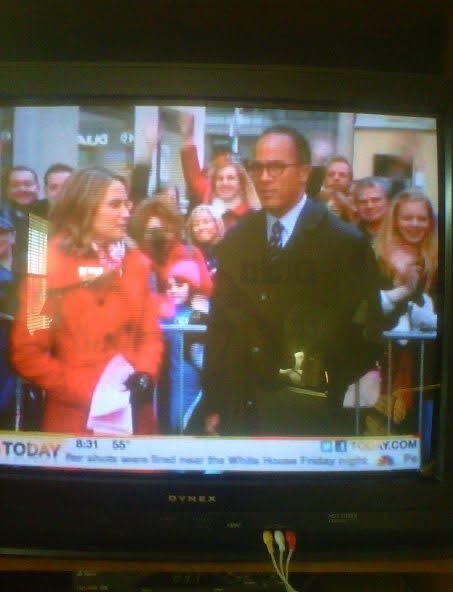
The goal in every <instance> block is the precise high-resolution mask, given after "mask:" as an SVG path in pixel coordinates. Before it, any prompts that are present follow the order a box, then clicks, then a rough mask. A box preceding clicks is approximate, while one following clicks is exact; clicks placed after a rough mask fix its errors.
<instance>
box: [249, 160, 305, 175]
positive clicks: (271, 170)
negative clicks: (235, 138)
mask: <svg viewBox="0 0 453 592" xmlns="http://www.w3.org/2000/svg"><path fill="white" fill-rule="evenodd" d="M301 164H302V163H300V162H283V161H282V160H268V161H267V162H259V161H258V160H249V161H248V163H247V170H248V172H249V173H250V175H251V176H252V177H255V178H259V177H261V175H262V174H263V171H264V170H265V171H266V172H267V174H268V175H269V177H279V176H280V175H281V174H283V172H284V171H285V170H286V169H287V168H288V167H292V166H301Z"/></svg>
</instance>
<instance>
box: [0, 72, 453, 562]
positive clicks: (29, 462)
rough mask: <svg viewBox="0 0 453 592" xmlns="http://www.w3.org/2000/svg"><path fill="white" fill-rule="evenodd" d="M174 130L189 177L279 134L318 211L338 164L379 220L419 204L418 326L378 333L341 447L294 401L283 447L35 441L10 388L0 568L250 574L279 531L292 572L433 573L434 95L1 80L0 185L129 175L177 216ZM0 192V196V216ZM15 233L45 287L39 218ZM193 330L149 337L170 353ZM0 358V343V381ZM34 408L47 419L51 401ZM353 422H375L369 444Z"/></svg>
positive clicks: (239, 83) (448, 142)
mask: <svg viewBox="0 0 453 592" xmlns="http://www.w3.org/2000/svg"><path fill="white" fill-rule="evenodd" d="M449 89H450V90H449ZM181 113H185V114H186V117H187V114H189V115H190V119H191V121H192V124H193V144H194V146H195V148H196V150H197V156H198V159H199V161H200V166H201V167H204V166H207V165H208V164H209V162H210V161H211V160H212V159H214V158H215V157H216V153H218V152H219V151H225V150H227V151H228V152H229V153H230V155H231V154H232V155H233V158H234V159H236V160H238V161H240V162H241V163H247V162H248V163H249V165H250V161H253V158H254V152H253V145H254V143H255V141H256V138H257V137H258V136H259V135H260V133H261V132H262V131H263V130H264V129H265V128H267V127H270V126H272V125H282V124H284V125H286V126H289V127H294V128H296V129H297V130H299V131H300V132H302V133H303V135H304V136H305V137H306V138H307V140H308V142H309V144H310V148H311V154H312V156H311V159H312V161H311V164H312V176H311V177H310V181H309V191H310V193H311V194H312V195H313V196H314V197H316V196H317V195H318V194H319V195H321V194H322V192H323V183H324V174H325V165H326V162H327V161H328V159H329V158H331V157H333V156H335V155H338V154H339V155H341V156H343V157H345V158H346V159H347V160H348V161H349V162H350V163H351V165H352V169H353V177H354V178H353V182H354V183H356V182H357V181H359V180H360V179H362V178H365V177H367V178H368V177H373V178H375V179H378V181H379V183H381V186H382V187H384V189H385V192H386V194H387V195H390V196H391V197H389V199H390V200H392V199H396V197H395V195H394V194H395V193H396V192H397V190H398V189H399V190H401V189H404V188H406V187H412V186H415V187H416V188H417V189H418V190H420V191H422V192H423V193H425V194H427V195H428V196H429V198H430V200H431V203H432V204H433V208H434V211H435V221H436V223H437V227H438V230H437V233H438V243H439V255H438V270H439V271H438V286H439V288H438V290H437V292H438V294H437V300H436V305H435V306H436V308H435V310H434V309H433V310H432V312H433V314H434V318H435V319H436V320H435V324H434V325H433V324H431V326H430V327H426V326H425V327H421V328H418V329H417V328H413V327H410V326H408V325H405V326H404V327H403V326H402V325H399V326H398V327H397V328H396V332H395V326H393V327H387V328H384V329H383V333H382V334H381V335H380V343H381V345H382V352H383V354H382V356H383V358H382V360H381V362H382V368H381V376H380V380H381V386H380V392H378V393H377V394H376V392H375V395H376V396H375V397H374V399H373V400H372V401H371V402H370V401H368V402H367V401H365V400H362V398H361V392H360V386H357V384H358V383H355V384H354V385H352V386H351V389H348V390H349V402H347V400H346V398H347V397H346V396H345V400H344V402H343V406H344V410H345V413H349V417H350V418H351V422H352V423H351V425H352V426H353V427H352V431H348V432H344V433H342V432H341V431H340V432H338V430H337V431H336V432H335V433H334V432H330V431H329V429H327V430H326V429H325V428H324V427H323V426H324V424H323V420H322V417H323V416H322V413H323V412H324V411H323V409H324V406H325V397H326V393H325V392H316V393H313V392H312V393H310V392H308V393H304V397H302V400H303V401H305V403H304V404H305V405H306V406H307V407H306V411H305V412H303V413H302V412H301V413H302V414H301V427H300V429H299V430H296V432H294V430H293V431H292V432H291V433H290V434H286V433H285V429H284V428H283V429H282V432H281V433H280V434H271V435H270V434H269V433H267V432H266V430H264V431H263V432H262V433H259V432H258V433H255V434H254V435H253V436H250V435H249V434H247V433H244V434H241V433H239V434H235V436H234V437H232V436H228V437H227V436H223V435H222V434H221V433H220V434H219V435H217V436H212V435H211V436H208V435H200V434H198V435H191V434H190V435H189V434H187V433H185V432H184V424H183V423H181V424H180V425H179V429H177V430H176V431H175V430H173V431H171V430H169V429H168V427H163V428H162V429H161V430H160V434H159V435H153V436H149V437H142V436H140V437H139V436H134V435H133V434H128V433H125V432H117V433H110V434H107V435H106V434H105V433H102V430H101V432H100V433H97V432H92V433H84V434H77V433H74V434H68V433H59V432H58V430H56V431H54V432H51V433H49V432H47V433H46V432H44V431H42V428H41V426H40V424H39V421H38V422H36V421H33V418H32V421H31V423H29V424H27V421H25V420H24V417H23V416H24V415H26V409H25V403H24V401H25V400H27V401H28V402H29V403H30V397H31V400H32V402H31V403H30V404H32V403H33V396H35V394H36V393H35V394H34V391H33V385H30V383H29V382H27V381H26V380H23V379H22V377H21V376H16V377H15V383H14V384H15V390H14V396H13V404H14V413H13V423H12V424H11V423H10V424H7V423H6V424H4V425H3V426H2V432H1V447H0V472H1V483H2V486H1V488H0V492H1V493H0V495H1V502H2V503H1V507H2V508H3V511H2V519H1V521H0V524H1V526H0V529H1V536H0V540H1V545H0V548H1V552H2V553H4V554H19V555H21V554H26V555H30V554H31V555H45V556H59V557H64V556H66V557H67V556H71V557H77V556H79V557H109V558H118V557H122V558H137V559H138V558H156V559H157V558H162V557H167V558H168V557H173V558H197V559H202V558H204V559H211V560H212V559H216V558H217V559H218V558H222V559H235V558H236V559H239V558H242V559H243V558H250V559H253V558H260V557H262V556H263V553H264V552H265V549H264V545H263V540H262V532H263V531H264V530H266V529H269V530H273V529H290V530H292V531H294V532H295V533H296V534H297V540H298V543H297V544H298V556H299V558H300V559H301V560H303V559H304V558H307V559H308V558H310V559H314V558H316V559H341V558H348V557H349V558H354V559H360V558H369V557H378V556H379V557H381V558H386V557H387V558H395V557H417V556H419V557H425V558H429V557H436V558H437V557H447V556H451V553H452V551H453V545H452V541H453V502H452V500H453V456H452V449H453V430H452V425H453V416H452V404H451V393H450V388H451V384H452V380H453V376H452V364H451V357H452V353H453V349H452V348H453V344H452V338H453V335H452V321H451V304H452V285H451V266H452V230H451V228H452V227H451V224H452V214H451V212H452V200H451V189H452V178H451V170H452V122H453V120H452V117H453V103H452V97H451V85H450V86H449V85H448V81H447V80H446V79H444V78H443V77H442V76H418V75H406V74H401V73H396V74H395V73H394V74H390V73H370V72H362V71H355V72H350V71H339V70H335V71H333V70H310V69H303V68H297V67H277V66H275V67H267V66H262V65H261V66H258V65H257V66H243V65H242V66H235V65H215V66H214V65H210V66H208V65H198V64H178V65H176V64H138V63H134V64H130V63H124V64H123V63H118V64H107V63H89V64H81V63H30V62H27V63H25V62H24V63H21V62H16V63H3V64H1V67H0V117H1V119H0V123H1V136H0V138H1V144H0V145H1V149H2V150H1V154H0V158H1V161H0V164H1V168H2V177H3V179H5V176H6V174H7V171H8V169H10V167H12V166H18V165H21V166H28V167H31V168H32V169H34V170H35V171H36V173H37V176H38V179H39V182H40V188H39V190H38V193H39V195H37V196H36V197H39V199H42V198H44V197H45V196H44V193H43V175H44V172H45V170H46V169H47V167H48V166H49V165H51V164H53V163H55V162H63V163H66V164H68V165H71V166H72V167H74V168H79V167H84V166H89V165H96V166H104V167H107V168H110V169H111V170H112V171H113V172H114V173H115V174H117V175H121V176H122V177H123V178H126V179H128V175H130V173H131V170H133V168H134V166H136V165H137V164H143V163H145V164H146V165H147V167H148V168H147V176H146V178H145V181H146V182H145V191H144V194H148V195H153V194H154V193H156V192H159V191H162V189H163V186H164V185H169V184H172V185H174V186H176V187H177V189H178V192H179V209H180V212H181V215H184V216H188V214H189V211H190V209H191V207H192V205H193V204H192V202H191V195H190V192H189V189H188V186H187V179H185V177H184V171H183V169H182V165H181V158H180V152H181V149H182V147H183V146H182V143H183V142H182V137H181V129H180V127H179V122H180V121H181ZM153 130H154V131H153ZM156 130H158V133H157V131H156ZM153 133H155V136H156V137H157V140H156V141H155V143H154V144H152V146H151V150H149V149H148V148H149V145H150V143H149V138H150V135H153ZM252 164H253V163H252ZM255 167H256V165H255ZM249 170H253V167H249ZM395 188H396V189H395ZM7 192H8V188H7V186H5V184H4V185H3V188H2V207H4V206H5V205H8V195H7ZM392 196H393V197H392ZM348 199H350V200H352V198H351V197H350V196H348ZM318 200H319V198H318ZM351 203H352V206H353V209H354V202H353V201H351ZM347 224H353V225H356V224H357V220H351V221H349V222H347ZM27 228H28V239H27V236H26V237H25V243H23V244H22V246H21V248H22V251H23V252H22V254H24V253H26V254H27V255H28V267H27V270H26V272H28V273H31V274H35V275H36V277H38V278H41V279H42V278H44V280H45V253H46V245H47V228H48V227H47V223H46V221H45V216H43V215H39V214H38V216H37V217H35V216H29V218H28V227H27ZM233 231H234V230H233ZM5 232H6V234H8V232H9V230H8V228H6V230H5ZM16 239H17V232H16ZM24 245H25V246H24ZM15 249H16V253H17V252H18V251H19V250H20V249H19V247H18V242H17V240H16V246H15ZM343 271H344V270H342V269H338V273H339V274H341V273H342V272H343ZM26 272H23V274H22V275H24V274H25V273H26ZM215 281H216V280H215V276H214V286H215ZM37 285H40V284H39V282H38V284H37ZM214 291H215V287H214ZM45 296H46V291H45V287H44V288H42V289H37V291H36V293H35V298H36V299H37V302H38V304H40V305H42V303H43V301H44V300H45ZM40 298H41V300H40ZM35 309H36V307H35ZM35 313H36V318H37V319H39V314H40V311H39V309H38V310H35ZM82 314H83V311H82V312H81V315H82ZM2 319H3V322H4V323H6V324H7V325H8V324H9V323H14V322H15V313H14V311H8V310H4V311H2ZM37 322H38V321H37ZM207 325H208V327H209V313H208V320H207ZM204 328H205V326H204V325H203V323H201V324H200V323H197V324H191V323H189V324H185V325H180V326H176V327H175V326H174V325H173V326H170V327H165V326H163V331H164V332H165V331H172V330H173V331H175V334H177V335H178V336H179V337H178V338H181V339H184V338H185V337H187V334H188V333H190V331H191V330H192V331H195V332H198V333H203V331H204ZM38 329H39V326H38ZM34 330H36V327H35V326H34V327H32V328H31V329H30V331H31V332H33V331H34ZM208 331H209V328H208ZM408 344H409V346H408ZM398 347H400V349H404V347H411V348H412V362H413V368H412V370H413V372H412V382H411V383H410V385H409V387H408V390H410V391H411V394H412V402H413V410H412V417H413V422H412V423H409V424H407V426H406V427H401V425H404V424H398V422H396V421H395V417H394V416H392V414H391V411H390V412H389V413H387V414H386V410H389V409H390V410H391V409H393V407H392V405H393V402H392V400H391V397H387V399H385V398H384V399H382V397H383V396H385V394H386V391H389V393H390V394H392V392H393V391H392V387H391V380H392V372H391V370H390V369H389V368H390V365H391V362H392V356H393V355H394V352H395V349H397V348H398ZM9 348H10V346H9V342H8V341H5V342H4V345H3V353H2V356H3V357H4V360H3V362H2V363H3V364H6V363H7V360H8V359H9V358H8V356H9V353H10V351H9ZM394 363H395V364H396V362H394ZM296 370H297V368H296ZM203 371H204V368H203V367H201V372H203ZM428 377H429V378H428ZM389 378H390V383H389V382H388V379H389ZM38 386H39V385H38ZM185 387H186V385H185V384H184V383H183V382H182V383H181V384H179V388H180V391H179V392H180V393H181V390H182V391H183V390H184V388H185ZM27 389H28V390H27ZM308 390H309V389H308ZM38 392H39V397H41V399H40V401H41V403H42V404H44V405H45V404H46V397H48V396H50V395H49V394H48V393H46V392H41V391H39V390H38ZM200 394H201V396H203V391H202V389H201V392H200ZM155 396H156V397H157V399H158V398H159V393H157V395H156V393H155ZM327 397H328V389H327ZM382 400H384V401H385V404H384V408H382V404H381V408H380V411H379V401H381V402H382ZM34 402H36V400H35V401H34ZM154 403H155V406H156V408H158V407H159V400H157V402H156V401H154ZM160 404H161V409H162V408H163V407H164V406H165V401H164V402H163V403H162V401H161V402H160ZM348 405H349V410H348V409H347V406H348ZM24 409H25V410H24ZM313 410H315V411H313ZM316 410H317V411H316ZM318 412H319V413H320V414H321V415H320V416H319V417H320V418H321V419H319V417H318V416H316V417H318V419H316V420H313V422H314V423H312V420H311V419H310V418H311V417H312V416H311V413H315V415H316V413H318ZM156 413H157V414H158V415H159V411H156ZM304 413H306V417H305V416H304ZM367 417H368V419H369V418H370V417H371V419H373V418H374V419H375V420H376V421H377V424H378V425H377V428H376V421H375V424H374V427H375V431H373V430H372V429H371V428H370V426H369V425H368V424H367V423H366V421H365V420H366V418H367ZM307 418H308V419H307ZM376 418H377V419H376ZM35 420H36V417H35ZM316 421H318V422H319V423H316ZM367 426H368V427H367ZM371 426H373V422H371Z"/></svg>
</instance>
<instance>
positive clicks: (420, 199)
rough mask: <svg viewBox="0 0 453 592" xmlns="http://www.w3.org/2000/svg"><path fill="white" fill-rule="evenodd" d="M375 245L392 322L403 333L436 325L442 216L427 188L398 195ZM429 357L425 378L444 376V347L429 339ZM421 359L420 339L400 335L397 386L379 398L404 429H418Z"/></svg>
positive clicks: (386, 310)
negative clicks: (441, 359)
mask: <svg viewBox="0 0 453 592" xmlns="http://www.w3.org/2000/svg"><path fill="white" fill-rule="evenodd" d="M375 251H376V255H377V258H378V262H379V265H380V268H381V272H382V278H383V279H382V288H383V289H382V290H381V301H382V309H383V312H384V314H385V315H386V318H387V323H386V324H387V325H388V326H389V328H391V329H392V330H393V331H395V332H403V333H408V332H411V331H421V332H423V331H436V330H437V307H436V304H437V302H436V300H437V298H436V296H437V294H436V293H437V291H438V286H437V275H438V230H437V216H436V214H435V212H434V209H433V206H432V204H431V201H430V200H429V198H428V197H427V196H426V195H424V193H422V192H421V191H420V190H418V189H407V190H403V191H401V192H400V193H398V194H397V195H396V196H395V197H394V199H393V200H392V203H391V206H390V208H389V210H388V213H387V215H386V217H385V219H384V222H383V224H382V227H381V229H380V231H379V233H378V235H377V237H376V242H375ZM425 358H426V359H425V368H426V370H425V384H426V383H428V384H429V383H437V382H439V379H438V376H436V372H437V371H436V370H435V368H436V366H437V364H438V359H439V353H438V351H437V346H436V344H435V343H433V342H431V343H430V344H426V346H425ZM417 359H418V344H417V343H416V342H411V341H409V342H408V341H407V340H405V339H400V340H398V341H397V342H395V343H394V346H393V360H392V366H393V376H392V392H391V393H387V394H385V395H384V396H382V397H381V399H380V401H378V408H379V409H382V410H383V411H384V413H386V414H387V413H388V410H389V408H391V409H390V412H391V418H392V421H393V422H394V423H395V424H396V425H397V426H400V428H401V429H403V428H407V429H409V427H410V429H411V430H414V429H416V426H415V423H416V421H417V417H416V415H417V414H416V408H415V402H416V396H415V395H416V393H417V390H416V388H415V385H416V384H417V383H418V372H419V370H418V367H417ZM428 360H429V361H430V362H431V364H430V363H428ZM388 395H390V397H391V405H390V406H389V405H388V401H387V397H388ZM411 414H412V423H411V421H410V420H411V418H410V415H411ZM403 422H404V423H403ZM405 433H407V432H405Z"/></svg>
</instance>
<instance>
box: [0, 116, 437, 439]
mask: <svg viewBox="0 0 453 592" xmlns="http://www.w3.org/2000/svg"><path fill="white" fill-rule="evenodd" d="M182 132H183V137H184V140H185V143H184V146H183V149H182V153H181V159H182V166H183V171H184V174H185V180H186V186H187V190H188V192H189V195H190V197H191V200H190V202H191V206H190V210H189V212H188V213H187V214H186V215H183V214H182V213H181V211H180V196H179V192H178V190H177V188H175V187H171V186H169V187H165V188H161V189H160V190H159V191H158V192H157V193H156V194H155V195H153V196H151V197H149V196H148V195H146V193H145V192H143V191H142V193H141V194H140V192H138V193H137V191H136V188H131V186H130V184H128V183H127V182H126V181H125V180H124V179H123V178H121V177H119V176H117V175H115V174H113V173H112V172H110V171H108V170H105V169H101V168H96V167H89V168H84V169H76V170H73V169H72V167H70V166H67V165H65V164H55V165H53V166H52V167H50V168H49V169H48V171H47V172H46V174H45V176H44V195H45V197H44V199H39V197H38V196H39V191H40V187H39V180H38V177H37V175H36V173H35V171H34V170H33V169H31V168H29V167H25V166H14V167H12V168H11V169H10V170H9V171H8V173H7V175H6V178H5V183H4V188H5V198H6V199H5V200H4V205H3V207H2V210H1V212H0V303H1V313H2V315H1V319H0V321H1V325H0V329H1V334H0V339H1V340H2V352H3V353H2V359H1V360H0V379H1V385H2V386H1V389H2V390H1V392H0V421H1V427H3V428H4V429H13V428H14V427H17V426H18V418H17V400H16V395H17V387H16V380H15V377H16V373H17V374H18V375H19V376H20V377H21V380H22V381H23V383H24V384H27V385H29V387H30V385H31V388H29V390H28V391H27V392H28V394H30V393H31V395H32V396H33V397H35V398H38V399H39V400H40V401H42V407H43V411H42V417H41V416H39V420H38V423H39V425H38V429H41V430H43V431H50V432H51V431H54V432H66V433H74V434H83V433H91V432H92V431H93V427H92V426H93V425H97V424H95V423H93V422H95V421H98V419H99V418H97V419H96V418H93V414H94V410H93V407H94V405H93V400H94V395H95V394H96V397H97V396H98V395H99V396H101V395H100V394H99V393H100V392H101V390H102V389H101V386H102V384H104V381H105V380H113V379H114V377H115V376H116V377H117V376H118V375H121V376H122V377H123V379H122V381H121V383H120V384H118V385H116V386H117V388H118V391H119V392H120V393H121V391H124V392H125V393H127V397H126V399H124V400H123V403H122V406H121V405H120V406H118V407H117V408H109V407H108V405H107V407H108V409H109V411H108V413H106V416H105V417H103V418H102V428H100V431H105V432H107V433H116V430H120V431H119V433H121V430H124V431H125V432H126V433H134V434H156V433H165V434H168V433H182V432H186V433H195V434H210V435H214V434H220V435H224V434H225V435H232V434H233V435H234V434H242V435H254V434H294V435H306V434H310V433H329V434H335V433H340V434H344V435H346V434H348V433H352V423H351V417H352V415H351V414H350V413H348V410H347V409H346V408H345V407H344V395H345V393H346V392H347V390H348V388H349V386H350V385H351V384H352V383H354V382H356V381H358V380H360V379H361V378H363V377H364V376H366V375H367V374H368V373H369V372H376V370H377V369H378V370H379V369H382V366H383V365H385V356H384V354H383V349H382V338H381V335H382V331H383V330H384V329H387V330H388V329H395V330H397V331H401V332H402V335H403V337H402V338H401V339H400V340H399V341H398V343H397V348H396V354H395V357H394V361H393V379H392V381H393V384H394V388H393V391H392V392H391V393H386V392H385V387H384V385H383V384H381V387H380V391H379V392H378V393H377V394H376V397H375V400H374V403H375V405H374V408H375V409H376V410H377V411H379V410H380V411H381V412H382V413H384V414H385V413H389V410H390V413H391V419H392V422H393V423H394V424H395V425H398V424H400V423H401V424H402V425H405V424H404V421H405V420H406V419H407V417H408V416H410V413H411V409H413V407H414V390H415V389H414V388H413V387H414V372H415V370H416V365H417V363H416V359H415V355H414V351H413V347H412V345H411V342H410V341H409V342H408V340H407V337H406V338H404V334H405V333H407V332H409V331H411V330H413V329H416V330H420V331H435V330H436V327H437V285H438V280H437V274H438V252H437V248H438V247H437V236H438V235H437V216H436V213H435V211H434V208H433V206H432V204H431V202H430V200H429V198H428V197H427V196H425V195H424V194H423V193H422V192H420V191H419V190H417V189H411V188H406V189H403V190H402V191H400V192H399V193H397V194H396V195H389V193H388V191H387V190H386V187H385V185H384V184H383V182H382V181H381V180H380V179H378V178H366V179H355V178H354V175H353V169H352V165H351V163H350V162H349V161H348V160H347V159H346V158H345V157H343V156H336V157H333V158H331V159H330V160H329V161H328V162H327V163H326V166H325V174H324V178H323V182H322V185H321V187H319V191H318V193H317V194H316V195H312V196H308V195H307V193H306V188H307V185H308V184H309V179H310V172H311V169H310V148H309V145H308V143H307V141H306V140H305V138H304V137H303V136H302V135H301V134H299V133H298V132H297V131H295V130H293V129H291V128H286V127H275V128H270V129H268V130H266V131H264V132H263V133H262V134H261V135H260V136H259V138H258V139H257V142H256V146H255V149H254V153H253V155H252V157H251V158H250V159H249V160H248V161H247V163H245V166H244V165H243V164H241V163H240V162H239V161H238V160H237V159H236V158H235V157H234V155H232V154H231V153H228V152H224V153H222V154H219V155H217V156H216V157H215V158H214V159H213V161H212V162H211V163H210V165H209V166H208V167H207V169H206V170H202V169H201V167H200V165H199V162H198V157H197V153H196V148H195V145H194V143H193V134H192V130H191V128H190V125H187V127H186V128H184V126H183V127H182ZM29 214H35V215H37V216H39V217H42V218H48V220H49V229H50V230H49V242H48V262H47V289H46V299H45V304H44V308H43V310H42V314H43V315H44V316H45V317H46V318H47V319H48V321H49V322H48V324H47V326H46V327H45V328H40V329H37V330H35V331H31V330H30V327H29V325H28V317H27V315H28V310H29V305H30V299H31V298H33V293H34V292H33V278H32V277H30V276H29V275H28V274H27V273H26V272H27V266H26V262H27V261H26V260H27V238H28V215H29ZM19 286H20V287H19ZM188 325H189V326H193V325H200V326H203V327H204V326H205V325H207V327H208V329H207V332H206V333H204V331H198V332H194V333H190V332H187V333H186V334H185V335H184V339H182V340H181V338H180V337H181V331H183V329H184V327H186V326H188ZM112 360H114V361H115V364H116V365H115V366H114V369H112V368H113V366H112ZM115 373H116V374H115ZM121 373H123V374H121ZM181 384H183V385H184V387H183V388H181ZM364 384H365V383H364ZM313 393H315V394H318V395H319V394H322V395H325V396H326V397H324V398H326V399H327V411H325V412H324V411H319V413H318V411H316V410H315V411H313V418H314V419H313V422H312V426H310V422H311V419H310V413H311V411H310V410H309V408H308V407H307V408H306V409H305V408H304V405H305V403H304V400H307V397H308V398H310V394H313ZM301 394H305V395H307V396H306V397H301V396H300V395H301ZM103 396H105V394H104V395H103ZM390 397H391V398H392V401H391V403H389V398H390ZM318 398H319V400H320V401H321V400H323V398H322V397H318ZM120 399H121V397H120V398H119V399H118V400H120ZM307 414H308V415H307ZM408 425H409V424H408ZM34 426H35V427H36V422H35V423H34ZM89 426H91V427H89ZM301 426H305V427H301ZM409 429H413V430H415V429H416V426H410V428H409Z"/></svg>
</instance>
